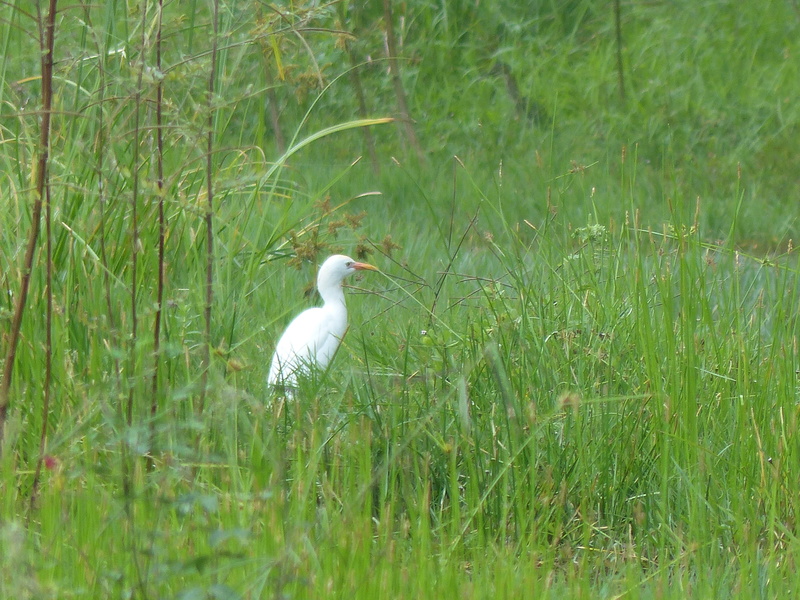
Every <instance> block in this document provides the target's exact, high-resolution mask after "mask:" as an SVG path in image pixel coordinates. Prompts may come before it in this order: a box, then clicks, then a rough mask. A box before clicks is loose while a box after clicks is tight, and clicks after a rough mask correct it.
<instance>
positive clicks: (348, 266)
mask: <svg viewBox="0 0 800 600" xmlns="http://www.w3.org/2000/svg"><path fill="white" fill-rule="evenodd" d="M361 270H369V271H377V270H378V269H377V268H375V267H373V266H372V265H368V264H367V263H361V262H356V261H354V260H353V259H352V258H350V257H349V256H343V255H341V254H335V255H333V256H331V257H329V258H328V259H327V260H326V261H325V262H324V263H322V266H321V267H320V268H319V273H318V274H317V290H319V295H320V296H322V301H323V305H322V306H318V307H315V308H309V309H308V310H304V311H303V312H301V313H300V314H299V315H297V316H296V317H295V318H294V320H293V321H292V322H291V323H289V326H288V327H287V328H286V331H284V332H283V335H282V336H281V339H280V340H278V345H277V346H276V347H275V354H273V356H272V364H271V365H270V368H269V376H268V377H267V382H268V383H269V384H270V385H273V386H275V385H283V386H286V387H295V386H296V385H297V376H298V375H300V376H308V375H309V374H310V373H311V370H312V369H318V370H325V369H326V368H327V366H328V365H329V364H330V362H331V359H332V358H333V355H334V354H336V350H337V349H338V348H339V344H340V343H341V342H342V338H343V337H344V334H345V332H346V331H347V307H346V306H345V303H344V291H343V290H342V282H343V281H344V278H345V277H347V276H348V275H352V274H353V273H355V272H356V271H361Z"/></svg>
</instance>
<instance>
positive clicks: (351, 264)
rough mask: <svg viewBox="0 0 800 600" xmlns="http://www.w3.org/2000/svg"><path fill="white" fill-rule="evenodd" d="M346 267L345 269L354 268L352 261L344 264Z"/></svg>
mask: <svg viewBox="0 0 800 600" xmlns="http://www.w3.org/2000/svg"><path fill="white" fill-rule="evenodd" d="M344 266H345V267H352V266H353V261H352V260H348V261H347V262H346V263H345V264H344Z"/></svg>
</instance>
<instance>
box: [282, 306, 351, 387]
mask: <svg viewBox="0 0 800 600" xmlns="http://www.w3.org/2000/svg"><path fill="white" fill-rule="evenodd" d="M346 327H347V324H346V321H345V323H344V324H340V323H339V321H338V320H337V319H335V318H334V316H333V315H331V314H330V311H328V310H325V309H324V308H323V307H317V308H309V309H308V310H305V311H303V312H302V313H300V314H299V315H297V317H295V318H294V320H293V321H292V322H291V323H289V326H288V327H287V328H286V331H285V332H284V333H283V335H282V336H281V339H280V340H278V345H277V346H276V348H275V354H274V355H273V357H272V364H271V365H270V369H269V377H268V382H269V383H270V384H271V385H276V384H279V383H283V384H287V385H294V384H296V381H297V375H296V374H297V373H298V372H301V373H303V372H308V371H309V369H311V368H320V369H324V368H326V367H327V366H328V363H329V362H330V360H331V358H333V355H334V354H335V353H336V350H337V348H338V347H339V343H340V342H341V338H342V336H343V335H344V331H345V329H346Z"/></svg>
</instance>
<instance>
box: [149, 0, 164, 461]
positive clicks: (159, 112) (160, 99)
mask: <svg viewBox="0 0 800 600" xmlns="http://www.w3.org/2000/svg"><path fill="white" fill-rule="evenodd" d="M163 10H164V0H158V24H157V25H156V70H157V71H158V72H159V73H160V72H161V17H162V13H163ZM163 108H164V81H163V79H159V81H158V85H157V86H156V186H157V189H158V275H157V276H158V283H157V286H158V287H157V290H156V314H155V319H154V322H153V373H152V376H151V377H152V380H151V382H150V394H151V397H150V452H149V453H148V457H147V467H148V469H149V470H152V469H153V468H154V467H155V463H154V459H153V443H154V441H155V437H156V432H155V428H156V422H155V418H156V414H157V413H158V367H159V362H160V356H159V355H160V352H161V319H162V318H163V311H162V307H163V304H164V236H165V234H166V220H165V218H164V130H163Z"/></svg>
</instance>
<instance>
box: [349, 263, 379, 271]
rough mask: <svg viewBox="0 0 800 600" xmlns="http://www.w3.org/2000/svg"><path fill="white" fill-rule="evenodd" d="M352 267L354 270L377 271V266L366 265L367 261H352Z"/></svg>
mask: <svg viewBox="0 0 800 600" xmlns="http://www.w3.org/2000/svg"><path fill="white" fill-rule="evenodd" d="M353 268H354V269H355V270H356V271H377V270H378V267H373V266H372V265H368V264H367V263H362V262H354V263H353Z"/></svg>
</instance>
